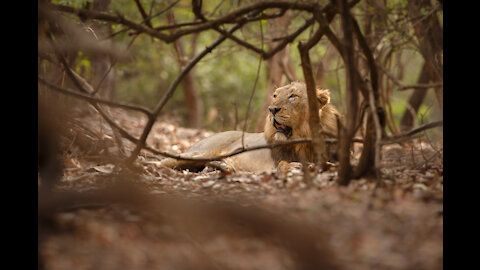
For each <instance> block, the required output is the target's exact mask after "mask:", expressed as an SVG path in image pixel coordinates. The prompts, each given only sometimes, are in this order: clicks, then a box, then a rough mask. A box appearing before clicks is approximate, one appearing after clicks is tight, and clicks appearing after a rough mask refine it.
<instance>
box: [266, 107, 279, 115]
mask: <svg viewBox="0 0 480 270" xmlns="http://www.w3.org/2000/svg"><path fill="white" fill-rule="evenodd" d="M268 110H269V111H270V112H271V113H272V114H273V115H275V114H276V113H278V112H279V111H280V108H277V107H272V106H270V107H268Z"/></svg>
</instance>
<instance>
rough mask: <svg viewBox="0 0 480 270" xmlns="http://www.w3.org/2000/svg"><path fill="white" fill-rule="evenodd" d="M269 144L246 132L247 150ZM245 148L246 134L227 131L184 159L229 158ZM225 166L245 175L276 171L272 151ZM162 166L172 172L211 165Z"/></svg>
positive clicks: (177, 162) (174, 163) (243, 155)
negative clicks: (169, 168) (171, 169)
mask: <svg viewBox="0 0 480 270" xmlns="http://www.w3.org/2000/svg"><path fill="white" fill-rule="evenodd" d="M265 144H267V141H266V140H265V137H264V136H263V133H248V132H245V134H244V146H245V148H247V147H255V146H259V145H265ZM241 148H242V131H225V132H220V133H216V134H214V135H212V136H210V137H207V138H205V139H203V140H200V141H199V142H197V143H196V144H194V145H192V147H190V149H188V151H187V152H185V153H183V154H182V155H181V156H182V157H189V158H211V157H214V156H219V155H225V154H229V153H232V152H233V151H235V150H237V149H241ZM222 162H223V165H224V167H226V168H228V169H229V170H233V171H237V172H239V171H245V172H255V173H260V172H270V171H272V170H273V169H275V164H274V162H273V159H272V155H271V151H270V149H268V148H264V149H258V150H253V151H248V152H245V153H241V154H238V155H235V156H232V157H228V158H225V159H223V160H222ZM162 165H163V166H166V167H171V168H182V169H191V170H199V169H202V168H203V167H205V165H209V164H208V163H206V162H195V161H188V160H176V159H173V158H167V159H164V160H162Z"/></svg>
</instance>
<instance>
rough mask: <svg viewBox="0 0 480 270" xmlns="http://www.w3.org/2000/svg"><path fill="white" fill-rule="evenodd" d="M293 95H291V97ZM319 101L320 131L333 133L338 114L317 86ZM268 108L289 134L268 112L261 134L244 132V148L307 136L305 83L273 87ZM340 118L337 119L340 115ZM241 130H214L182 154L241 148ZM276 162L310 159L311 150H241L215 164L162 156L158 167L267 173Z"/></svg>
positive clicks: (301, 147)
mask: <svg viewBox="0 0 480 270" xmlns="http://www.w3.org/2000/svg"><path fill="white" fill-rule="evenodd" d="M292 94H293V96H292ZM317 99H318V101H319V105H320V106H319V108H320V109H319V117H320V123H321V127H322V130H323V131H326V132H328V133H330V134H336V133H337V116H338V117H339V118H340V117H341V116H340V114H339V113H338V111H337V110H336V109H335V107H334V106H333V105H332V104H330V92H329V90H327V89H317ZM270 108H277V109H279V111H278V112H277V113H276V115H275V119H276V121H277V123H280V124H282V125H286V126H288V127H290V128H291V129H292V132H291V136H290V137H289V138H287V137H286V136H285V134H284V133H281V132H277V130H276V128H275V127H274V125H273V119H274V118H273V115H272V113H269V114H268V116H267V119H266V124H265V130H264V132H263V133H245V134H244V142H245V147H252V146H256V145H261V144H266V143H267V142H268V143H274V142H279V141H286V140H293V139H299V138H310V137H311V134H310V127H309V125H308V119H309V116H308V100H307V93H306V88H305V84H304V83H301V82H294V83H291V84H289V85H286V86H283V87H280V88H277V89H276V90H275V92H274V96H273V98H272V103H271V106H270ZM340 120H341V118H340ZM241 138H242V132H241V131H226V132H221V133H217V134H215V135H213V136H211V137H208V138H205V139H203V140H201V141H199V142H198V143H196V144H194V145H193V146H192V147H191V148H190V149H189V150H188V151H187V152H185V153H184V154H182V156H185V157H201V158H208V157H212V156H216V155H223V154H228V153H231V152H233V151H235V150H236V149H239V148H241V147H242V142H241ZM280 161H285V162H312V161H313V153H312V150H311V149H310V146H309V145H308V144H296V145H293V146H286V147H281V148H274V149H273V150H272V151H271V150H270V149H260V150H255V151H250V152H245V153H242V154H239V155H236V156H233V157H229V158H226V159H223V160H222V161H221V164H220V166H219V163H218V162H216V163H208V162H192V161H181V160H175V159H170V158H167V159H164V160H163V161H162V162H161V165H162V166H165V167H170V168H190V169H201V168H202V167H204V166H205V165H212V166H214V167H221V168H222V169H225V168H226V170H228V171H232V172H237V171H247V172H262V171H267V172H270V171H272V170H273V169H275V168H276V166H277V165H278V164H279V162H280Z"/></svg>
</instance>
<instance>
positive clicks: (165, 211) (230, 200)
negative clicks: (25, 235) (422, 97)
mask: <svg viewBox="0 0 480 270" xmlns="http://www.w3.org/2000/svg"><path fill="white" fill-rule="evenodd" d="M110 113H111V115H112V118H113V119H115V120H116V121H117V122H118V123H119V124H120V125H121V126H123V127H125V128H126V129H127V130H129V132H130V133H131V134H132V135H134V136H137V137H138V136H139V135H140V134H141V132H142V128H143V126H144V125H145V123H146V119H143V118H142V117H141V116H139V115H130V114H127V113H125V112H123V111H121V110H114V109H112V110H110ZM77 123H81V125H80V124H79V125H77V126H72V128H71V129H70V133H69V134H70V135H71V136H68V139H67V143H65V144H66V147H65V148H64V152H63V155H62V159H61V160H62V163H63V174H62V176H61V180H60V181H59V182H58V183H57V184H56V186H55V187H54V189H53V193H58V194H61V193H62V192H63V193H68V192H75V194H77V193H78V194H89V193H92V192H95V191H98V190H101V189H102V188H105V187H107V188H108V187H109V185H111V184H112V183H113V182H115V181H117V179H119V178H121V179H127V181H128V182H129V184H130V185H132V186H135V187H138V188H140V189H142V191H144V192H145V194H148V196H151V198H153V199H155V198H159V199H162V200H165V198H167V199H168V198H180V199H181V200H193V201H194V202H195V203H194V205H195V207H196V206H198V205H200V204H201V202H204V203H205V205H208V207H211V208H209V209H215V211H217V210H218V209H217V208H218V207H223V206H225V207H227V205H234V206H238V207H239V208H238V209H237V208H235V207H232V208H228V207H230V206H228V207H227V208H226V209H227V210H226V211H224V210H218V211H217V212H214V213H212V212H208V213H207V212H202V211H200V210H199V211H196V210H191V209H192V208H188V207H186V208H187V209H190V210H189V211H184V209H185V204H184V203H178V204H176V203H171V204H168V207H167V206H166V205H167V204H162V205H160V204H156V203H153V204H145V203H144V204H138V203H136V204H135V203H133V204H129V203H125V202H123V203H115V202H112V203H101V204H95V203H94V202H93V201H91V202H92V203H91V204H83V205H82V204H72V205H70V206H69V207H65V208H62V209H61V210H58V211H55V212H54V213H53V214H52V213H50V212H49V213H50V214H49V216H48V220H49V223H40V226H39V230H40V236H41V238H40V239H39V264H40V265H41V267H43V268H44V269H52V270H54V269H318V268H316V267H315V266H318V265H319V264H322V263H325V265H326V267H325V268H323V269H328V268H330V269H359V270H360V269H442V261H443V152H442V147H443V146H442V143H441V142H433V141H431V140H429V138H428V137H425V136H423V137H420V138H416V139H412V140H410V141H406V142H403V143H402V144H388V145H384V146H383V147H382V162H381V178H380V179H372V178H361V179H357V180H353V181H351V183H350V184H349V185H348V186H340V185H338V184H337V182H336V179H337V171H336V170H337V167H335V166H333V167H331V168H330V169H329V170H328V171H324V172H316V173H313V174H312V175H313V186H312V187H307V185H306V184H305V183H304V181H303V172H302V171H300V170H298V171H293V172H291V173H289V174H287V175H283V176H282V175H278V174H277V173H276V172H273V173H268V174H267V173H264V174H251V173H238V174H233V175H232V174H225V173H222V172H220V171H217V170H212V169H205V170H204V171H202V172H189V171H175V170H171V169H167V168H160V167H158V166H157V165H158V163H159V160H160V159H161V158H162V157H155V156H154V155H153V154H151V153H148V152H142V154H141V155H140V156H139V157H138V159H137V160H136V162H135V168H133V169H126V168H123V167H122V166H121V165H119V163H118V160H117V159H116V158H115V156H116V155H118V153H122V151H123V152H129V151H131V150H132V149H133V147H134V145H133V144H132V143H131V142H129V141H128V140H126V139H120V140H121V143H120V144H119V143H118V138H117V139H116V138H115V136H116V135H115V134H114V133H113V132H112V131H111V129H110V127H109V125H108V124H107V123H105V122H102V119H101V118H100V117H99V116H95V115H88V116H84V117H83V118H82V119H79V121H78V122H77ZM211 134H213V132H210V131H205V130H197V129H188V128H182V127H179V126H177V125H175V124H174V123H169V122H167V121H162V119H160V120H159V121H157V123H156V124H155V125H154V127H153V129H152V131H151V134H150V136H149V138H148V140H147V144H148V145H150V146H152V147H154V148H156V149H159V150H161V151H165V152H169V153H172V154H179V153H182V152H183V151H185V150H186V149H188V147H189V146H191V145H192V144H193V143H195V142H196V141H198V140H200V139H202V138H205V137H207V136H209V135H211ZM86 141H88V142H89V143H88V144H85V142H86ZM82 142H83V144H82ZM119 145H120V146H121V147H120V148H119ZM360 149H361V144H360V143H356V144H355V145H354V151H353V155H352V157H353V159H358V156H359V154H360V153H361V151H360ZM126 175H127V176H126ZM68 194H70V193H68ZM132 194H136V193H134V191H133V190H132ZM145 196H146V195H145ZM132 197H134V195H132ZM149 198H150V197H149ZM174 200H175V199H172V200H170V202H172V201H174ZM222 204H223V205H222ZM152 205H153V206H152ZM156 206H158V207H161V210H160V211H153V210H152V209H154V207H156ZM162 207H163V208H162ZM195 207H194V208H193V209H196V208H195ZM222 209H223V208H222ZM228 209H232V210H228ZM242 209H246V210H245V211H246V212H247V213H246V214H245V213H243V212H242ZM255 209H257V210H255ZM222 211H223V212H222ZM42 213H43V214H44V212H42V211H41V209H40V214H42ZM204 213H205V215H203V214H204ZM229 215H232V216H229ZM262 215H264V216H262ZM269 215H271V216H272V217H273V218H266V219H262V218H263V217H269ZM220 216H221V217H220ZM240 217H241V218H240ZM248 217H252V218H251V220H250V219H248ZM242 218H243V219H242ZM276 218H278V220H284V221H285V223H283V224H280V221H279V222H277V221H276V220H277V219H276ZM39 220H40V219H39ZM229 220H239V221H238V222H237V221H234V224H233V225H232V224H230V223H229V222H230V221H229ZM216 222H217V223H216ZM249 222H250V223H249ZM249 224H250V225H249ZM251 224H254V225H251ZM282 226H283V227H282ZM306 231H308V232H309V233H310V234H306ZM297 236H298V237H297ZM299 241H300V242H299ZM302 241H303V242H302ZM312 243H313V244H312ZM309 245H311V247H315V248H318V250H317V251H315V252H313V253H311V250H309V248H308V247H310V246H309ZM299 247H302V250H299ZM310 253H311V254H310ZM312 254H313V255H312ZM316 260H317V261H316ZM319 260H320V261H319Z"/></svg>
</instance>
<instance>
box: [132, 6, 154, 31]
mask: <svg viewBox="0 0 480 270" xmlns="http://www.w3.org/2000/svg"><path fill="white" fill-rule="evenodd" d="M134 1H135V4H136V5H137V8H138V11H139V12H140V14H141V15H142V18H143V20H144V21H145V24H146V25H147V26H148V27H150V28H153V26H152V22H151V21H150V18H148V15H147V13H146V12H145V9H143V6H142V4H141V3H140V0H134Z"/></svg>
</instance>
